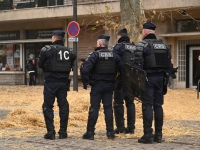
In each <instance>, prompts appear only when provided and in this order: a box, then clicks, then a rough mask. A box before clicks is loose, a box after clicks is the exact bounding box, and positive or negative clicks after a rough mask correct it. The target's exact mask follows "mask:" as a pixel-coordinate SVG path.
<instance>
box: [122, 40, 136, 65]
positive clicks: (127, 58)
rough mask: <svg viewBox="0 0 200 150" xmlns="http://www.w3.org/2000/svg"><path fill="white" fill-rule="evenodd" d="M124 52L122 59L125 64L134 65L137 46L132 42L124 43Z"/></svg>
mask: <svg viewBox="0 0 200 150" xmlns="http://www.w3.org/2000/svg"><path fill="white" fill-rule="evenodd" d="M122 48H123V49H124V52H123V54H122V61H123V62H124V64H130V65H134V61H135V50H136V46H135V45H134V44H132V43H122Z"/></svg>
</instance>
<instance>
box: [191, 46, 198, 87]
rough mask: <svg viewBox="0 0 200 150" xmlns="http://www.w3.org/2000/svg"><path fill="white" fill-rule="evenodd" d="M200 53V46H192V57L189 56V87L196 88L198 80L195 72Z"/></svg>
mask: <svg viewBox="0 0 200 150" xmlns="http://www.w3.org/2000/svg"><path fill="white" fill-rule="evenodd" d="M199 55H200V47H199V46H198V47H190V57H189V63H190V65H189V66H190V67H189V76H190V78H189V88H196V87H197V82H198V80H197V79H196V78H195V74H196V72H197V68H198V64H199V61H198V56H199Z"/></svg>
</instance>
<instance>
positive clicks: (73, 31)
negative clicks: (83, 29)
mask: <svg viewBox="0 0 200 150" xmlns="http://www.w3.org/2000/svg"><path fill="white" fill-rule="evenodd" d="M79 31H80V26H79V24H78V23H77V22H76V21H71V22H70V23H69V24H68V26H67V33H68V34H69V36H70V37H76V36H78V34H79Z"/></svg>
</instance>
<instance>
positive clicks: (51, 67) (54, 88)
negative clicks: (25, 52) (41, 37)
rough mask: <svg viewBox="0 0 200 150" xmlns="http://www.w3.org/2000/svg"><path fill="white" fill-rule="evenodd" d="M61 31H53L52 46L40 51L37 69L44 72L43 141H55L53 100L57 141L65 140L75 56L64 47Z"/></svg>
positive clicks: (62, 32) (63, 33)
mask: <svg viewBox="0 0 200 150" xmlns="http://www.w3.org/2000/svg"><path fill="white" fill-rule="evenodd" d="M64 35H65V32H64V31H63V30H54V31H53V35H52V45H46V46H45V47H43V48H42V49H41V51H40V55H39V67H40V68H42V69H43V71H44V77H45V82H44V92H43V94H44V103H43V105H42V109H43V114H44V119H45V123H46V128H47V133H46V134H45V135H44V138H45V139H51V140H53V139H55V134H56V132H55V126H54V114H53V104H54V102H55V98H57V103H58V106H59V116H60V129H59V132H58V134H59V139H64V138H67V137H68V135H67V124H68V117H69V103H68V101H67V99H66V97H67V90H69V85H70V82H69V81H70V80H69V79H68V77H69V73H70V71H71V69H72V66H73V63H74V60H75V58H76V57H75V55H74V54H72V51H70V49H69V48H67V47H64V44H63V42H64V41H63V39H64Z"/></svg>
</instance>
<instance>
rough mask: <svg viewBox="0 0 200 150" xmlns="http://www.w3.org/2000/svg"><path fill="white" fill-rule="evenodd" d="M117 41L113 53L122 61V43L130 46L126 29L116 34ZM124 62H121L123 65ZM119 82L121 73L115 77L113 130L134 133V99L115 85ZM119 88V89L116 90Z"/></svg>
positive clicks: (123, 51)
mask: <svg viewBox="0 0 200 150" xmlns="http://www.w3.org/2000/svg"><path fill="white" fill-rule="evenodd" d="M117 40H118V44H116V45H115V46H114V47H113V53H116V54H117V55H119V56H120V57H121V58H122V60H123V58H125V57H124V56H123V55H125V48H124V45H123V44H124V43H129V44H130V38H129V37H128V35H127V29H126V28H124V29H121V30H120V31H119V32H118V34H117ZM125 61H126V60H123V63H126V62H125ZM121 80H123V77H122V72H121V73H120V74H119V75H118V76H117V79H116V82H115V84H116V85H115V87H116V88H115V90H114V114H115V122H116V126H117V129H115V133H116V134H119V133H131V134H133V133H134V129H135V104H134V97H130V96H127V95H125V93H124V91H123V90H121V88H122V87H120V86H119V85H117V84H120V82H121ZM118 87H119V89H118ZM124 100H125V102H126V108H127V128H125V126H124V105H123V104H124Z"/></svg>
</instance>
